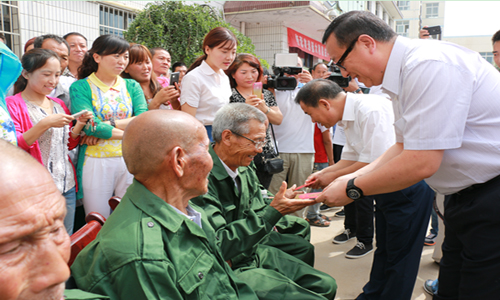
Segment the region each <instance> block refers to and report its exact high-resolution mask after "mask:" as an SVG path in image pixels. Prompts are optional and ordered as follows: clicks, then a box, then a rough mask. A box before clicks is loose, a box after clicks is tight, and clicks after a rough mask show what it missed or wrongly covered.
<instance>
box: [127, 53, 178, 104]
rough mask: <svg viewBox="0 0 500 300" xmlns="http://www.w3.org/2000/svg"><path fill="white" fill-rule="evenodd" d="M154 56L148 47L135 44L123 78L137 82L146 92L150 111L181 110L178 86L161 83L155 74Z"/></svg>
mask: <svg viewBox="0 0 500 300" xmlns="http://www.w3.org/2000/svg"><path fill="white" fill-rule="evenodd" d="M152 59H153V56H152V55H151V52H150V51H149V49H148V48H146V46H143V45H140V44H133V45H131V46H130V49H129V63H128V66H127V68H126V69H125V71H124V72H123V73H122V77H123V78H130V79H134V80H135V81H137V82H138V83H139V84H140V85H141V88H142V91H143V92H144V96H145V97H146V101H147V102H148V109H149V110H152V109H177V110H180V108H181V106H180V103H179V100H178V99H179V95H180V94H179V91H178V90H177V89H176V86H173V85H168V83H166V84H165V81H162V82H163V83H160V81H159V80H158V78H157V77H156V74H155V73H154V72H153V63H152Z"/></svg>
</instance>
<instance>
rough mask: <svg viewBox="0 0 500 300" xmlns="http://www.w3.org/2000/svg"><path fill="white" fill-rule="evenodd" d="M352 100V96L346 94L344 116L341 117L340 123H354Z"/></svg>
mask: <svg viewBox="0 0 500 300" xmlns="http://www.w3.org/2000/svg"><path fill="white" fill-rule="evenodd" d="M354 119H355V116H354V100H353V99H352V94H351V93H347V95H346V98H345V104H344V114H343V115H342V121H354Z"/></svg>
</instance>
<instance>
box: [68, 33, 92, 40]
mask: <svg viewBox="0 0 500 300" xmlns="http://www.w3.org/2000/svg"><path fill="white" fill-rule="evenodd" d="M72 35H77V36H80V37H82V38H83V39H84V40H85V42H88V41H87V38H86V37H85V36H84V35H83V34H81V33H79V32H70V33H66V34H65V35H64V36H63V39H65V40H67V39H68V38H69V37H70V36H72Z"/></svg>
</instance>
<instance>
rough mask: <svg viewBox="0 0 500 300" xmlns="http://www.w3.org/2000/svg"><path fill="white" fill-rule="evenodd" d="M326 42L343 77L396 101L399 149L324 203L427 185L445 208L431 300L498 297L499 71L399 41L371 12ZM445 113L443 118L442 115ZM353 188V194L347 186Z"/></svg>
mask: <svg viewBox="0 0 500 300" xmlns="http://www.w3.org/2000/svg"><path fill="white" fill-rule="evenodd" d="M323 41H324V42H326V48H327V51H328V53H329V54H330V57H331V58H332V60H333V61H334V62H336V65H337V66H339V67H340V68H341V70H342V74H343V75H344V76H347V75H351V76H352V77H356V78H358V79H359V80H360V81H362V82H363V83H365V84H366V85H367V86H372V85H379V84H382V89H383V90H385V91H386V92H387V93H388V94H389V95H390V96H391V99H392V102H393V108H394V113H395V127H396V144H395V145H393V146H392V147H391V148H390V149H389V150H387V151H386V152H385V153H384V154H383V155H382V156H381V157H380V158H379V159H377V160H376V161H375V162H373V163H372V164H370V165H368V166H366V167H365V168H363V169H361V170H359V171H357V172H355V173H352V174H349V175H348V176H343V177H341V178H339V179H337V180H335V181H334V182H333V183H331V184H330V185H329V187H328V188H327V189H326V190H325V192H324V193H323V195H322V196H320V197H319V198H318V199H317V201H324V202H326V203H328V204H329V205H345V204H346V203H348V202H350V201H352V199H350V198H349V197H348V193H349V192H350V191H351V190H352V189H353V188H357V189H359V190H360V191H362V192H363V193H364V194H366V195H374V194H380V193H386V192H391V191H395V190H398V189H401V188H405V187H407V186H409V185H411V184H414V183H415V182H418V181H420V180H422V179H425V181H426V182H427V183H428V184H429V185H430V186H431V187H432V188H433V189H435V190H436V191H438V192H439V193H442V194H445V195H450V196H449V199H448V201H447V202H446V204H445V222H446V227H445V241H444V243H443V247H442V249H443V258H442V259H441V264H440V274H439V289H438V294H437V295H435V296H434V299H497V298H498V295H499V294H500V284H498V282H499V281H500V251H498V249H499V247H500V238H498V232H499V231H500V218H499V217H498V214H499V213H500V176H499V174H500V135H499V134H498V132H500V101H498V99H500V85H499V82H500V73H499V72H498V71H497V70H495V68H494V67H493V66H492V65H491V64H489V63H488V62H487V61H485V60H484V59H483V58H482V57H481V56H480V55H479V54H478V53H477V52H474V51H471V50H468V49H465V48H462V47H460V46H457V45H454V44H451V43H446V42H441V41H430V40H409V39H407V38H404V37H398V36H397V35H396V33H395V32H394V31H393V30H392V29H391V28H390V27H389V26H388V25H387V24H386V23H385V22H383V21H382V20H380V19H379V18H377V17H376V16H374V15H373V14H371V13H369V12H361V11H351V12H348V13H345V14H343V15H341V16H339V17H338V18H336V19H335V20H334V21H333V22H332V23H331V24H330V26H329V27H328V28H327V30H326V32H325V35H324V37H323ZM444 116H446V117H444ZM353 179H354V180H355V181H354V185H355V186H354V187H352V186H351V188H350V189H348V190H347V191H346V186H347V184H348V182H351V183H352V182H353Z"/></svg>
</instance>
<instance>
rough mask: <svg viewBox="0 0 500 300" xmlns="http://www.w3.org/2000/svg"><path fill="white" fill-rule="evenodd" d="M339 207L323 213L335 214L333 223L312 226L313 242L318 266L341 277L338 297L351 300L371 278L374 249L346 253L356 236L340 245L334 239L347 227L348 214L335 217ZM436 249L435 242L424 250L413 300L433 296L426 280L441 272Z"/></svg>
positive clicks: (338, 283)
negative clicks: (354, 255) (434, 255)
mask: <svg viewBox="0 0 500 300" xmlns="http://www.w3.org/2000/svg"><path fill="white" fill-rule="evenodd" d="M336 211H338V209H336V210H331V211H327V212H326V213H323V214H324V215H327V216H329V217H332V222H331V224H330V226H329V227H316V226H311V236H312V237H311V243H312V244H314V246H315V253H316V262H315V267H316V269H318V270H321V271H323V272H325V273H327V274H329V275H331V276H332V277H333V278H335V280H336V281H337V286H338V289H337V295H336V297H335V299H337V300H351V299H355V298H356V297H357V296H358V295H359V294H360V293H361V292H362V288H363V286H364V285H365V283H366V282H368V278H369V274H370V270H371V264H372V260H373V253H374V251H373V252H372V253H370V254H368V255H366V256H364V257H361V258H357V259H349V258H346V257H345V253H346V252H347V251H349V250H351V249H352V248H353V247H354V246H355V245H356V239H352V240H350V241H348V242H346V243H344V244H340V245H337V244H333V243H332V239H333V237H334V236H335V235H337V234H339V233H341V232H342V231H343V230H344V218H338V217H334V214H335V212H336ZM433 251H434V246H424V248H423V250H422V259H421V261H420V268H419V271H418V276H417V280H416V282H415V288H414V289H413V295H412V298H411V299H412V300H431V299H432V296H431V295H429V294H427V293H426V292H425V291H424V289H423V284H424V282H425V281H426V280H427V279H435V278H437V276H438V270H439V266H438V265H437V264H436V263H435V262H434V260H433V259H432V253H433Z"/></svg>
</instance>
